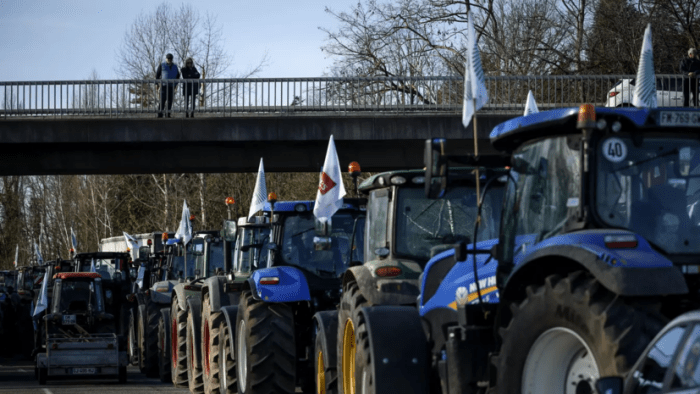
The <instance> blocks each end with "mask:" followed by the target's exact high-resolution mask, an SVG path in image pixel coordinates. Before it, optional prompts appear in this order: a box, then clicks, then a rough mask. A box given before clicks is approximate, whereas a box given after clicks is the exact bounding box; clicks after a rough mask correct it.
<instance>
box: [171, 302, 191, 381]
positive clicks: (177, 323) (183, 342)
mask: <svg viewBox="0 0 700 394" xmlns="http://www.w3.org/2000/svg"><path fill="white" fill-rule="evenodd" d="M170 376H171V377H172V381H173V385H174V386H175V387H183V388H187V387H188V386H187V311H185V310H182V309H181V308H180V306H179V305H178V302H177V298H176V297H173V301H172V304H171V307H170Z"/></svg>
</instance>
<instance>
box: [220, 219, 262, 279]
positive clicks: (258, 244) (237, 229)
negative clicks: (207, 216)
mask: <svg viewBox="0 0 700 394" xmlns="http://www.w3.org/2000/svg"><path fill="white" fill-rule="evenodd" d="M270 231H271V226H270V216H269V211H265V212H263V215H261V216H254V217H252V218H251V220H250V221H249V220H248V218H245V217H241V218H238V221H237V222H234V221H226V222H225V223H224V230H223V231H222V235H223V238H224V241H225V242H228V243H230V246H229V249H228V250H227V251H228V252H229V253H228V257H227V260H228V264H227V267H230V268H229V269H228V272H233V273H234V277H235V278H243V277H247V276H249V275H250V273H251V272H252V271H253V270H254V269H256V268H259V267H263V266H266V265H267V249H266V248H265V246H266V245H267V244H269V242H270Z"/></svg>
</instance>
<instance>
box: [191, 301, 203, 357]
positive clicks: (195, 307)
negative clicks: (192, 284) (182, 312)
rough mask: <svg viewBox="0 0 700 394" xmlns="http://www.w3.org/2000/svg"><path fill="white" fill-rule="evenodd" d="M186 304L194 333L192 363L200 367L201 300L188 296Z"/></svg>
mask: <svg viewBox="0 0 700 394" xmlns="http://www.w3.org/2000/svg"><path fill="white" fill-rule="evenodd" d="M187 305H188V307H189V310H188V312H187V313H189V314H190V315H192V323H194V327H192V332H193V333H194V343H193V346H194V354H195V357H194V365H195V366H196V367H197V368H201V367H202V333H201V331H200V329H201V327H202V300H201V299H198V298H190V299H188V300H187Z"/></svg>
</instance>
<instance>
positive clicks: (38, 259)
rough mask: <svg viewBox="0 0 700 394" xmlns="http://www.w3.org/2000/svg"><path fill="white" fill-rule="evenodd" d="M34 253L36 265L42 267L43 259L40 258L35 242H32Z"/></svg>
mask: <svg viewBox="0 0 700 394" xmlns="http://www.w3.org/2000/svg"><path fill="white" fill-rule="evenodd" d="M34 251H35V252H36V264H37V265H43V264H44V258H43V257H41V252H40V251H39V246H37V244H36V242H34Z"/></svg>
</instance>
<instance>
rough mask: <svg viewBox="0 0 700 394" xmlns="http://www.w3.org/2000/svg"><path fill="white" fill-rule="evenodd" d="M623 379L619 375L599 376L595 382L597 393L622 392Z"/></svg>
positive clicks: (619, 393)
mask: <svg viewBox="0 0 700 394" xmlns="http://www.w3.org/2000/svg"><path fill="white" fill-rule="evenodd" d="M622 386H623V381H622V378H621V377H619V376H609V377H605V378H600V379H598V380H597V381H596V382H595V388H596V390H597V391H598V394H622Z"/></svg>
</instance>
